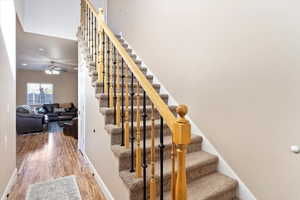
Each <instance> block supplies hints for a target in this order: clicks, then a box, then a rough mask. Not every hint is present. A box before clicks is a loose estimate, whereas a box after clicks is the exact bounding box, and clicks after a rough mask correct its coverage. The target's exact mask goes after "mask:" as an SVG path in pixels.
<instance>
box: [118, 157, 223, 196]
mask: <svg viewBox="0 0 300 200" xmlns="http://www.w3.org/2000/svg"><path fill="white" fill-rule="evenodd" d="M217 166H218V162H214V163H210V164H207V165H204V166H199V165H195V166H192V167H190V168H186V175H187V183H190V182H192V181H194V180H195V179H199V178H201V177H203V176H206V175H208V174H211V173H214V172H216V170H217ZM157 174H159V171H158V173H157ZM121 178H122V177H121ZM142 183H143V182H142V181H141V184H137V185H136V187H134V188H132V190H130V198H129V199H130V200H139V199H143V184H142ZM156 183H157V188H156V191H157V196H158V195H159V194H160V178H159V177H158V176H156ZM147 185H148V187H147V191H148V199H149V195H150V193H149V180H148V184H147ZM163 185H164V187H163V191H164V192H166V191H170V190H171V174H165V175H164V182H163ZM222 200H223V199H222Z"/></svg>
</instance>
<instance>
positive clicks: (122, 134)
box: [121, 58, 125, 146]
mask: <svg viewBox="0 0 300 200" xmlns="http://www.w3.org/2000/svg"><path fill="white" fill-rule="evenodd" d="M124 78H125V76H124V60H123V58H121V79H122V83H121V108H122V109H121V118H122V122H121V146H124V117H125V113H124Z"/></svg>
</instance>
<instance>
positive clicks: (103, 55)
mask: <svg viewBox="0 0 300 200" xmlns="http://www.w3.org/2000/svg"><path fill="white" fill-rule="evenodd" d="M102 59H103V60H102V78H101V80H102V91H103V93H105V85H106V81H105V80H106V78H105V64H106V62H105V59H106V53H105V32H104V29H103V30H102Z"/></svg>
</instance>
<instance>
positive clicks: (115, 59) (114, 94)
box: [113, 46, 118, 125]
mask: <svg viewBox="0 0 300 200" xmlns="http://www.w3.org/2000/svg"><path fill="white" fill-rule="evenodd" d="M113 56H114V58H113V64H114V65H113V66H114V74H113V81H114V85H113V97H114V98H113V108H114V124H115V125H117V67H118V66H117V55H116V47H115V46H114V47H113Z"/></svg>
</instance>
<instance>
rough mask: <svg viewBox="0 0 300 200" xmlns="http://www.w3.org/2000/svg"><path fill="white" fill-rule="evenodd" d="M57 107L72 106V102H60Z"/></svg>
mask: <svg viewBox="0 0 300 200" xmlns="http://www.w3.org/2000/svg"><path fill="white" fill-rule="evenodd" d="M59 107H60V108H71V107H72V103H60V104H59Z"/></svg>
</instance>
